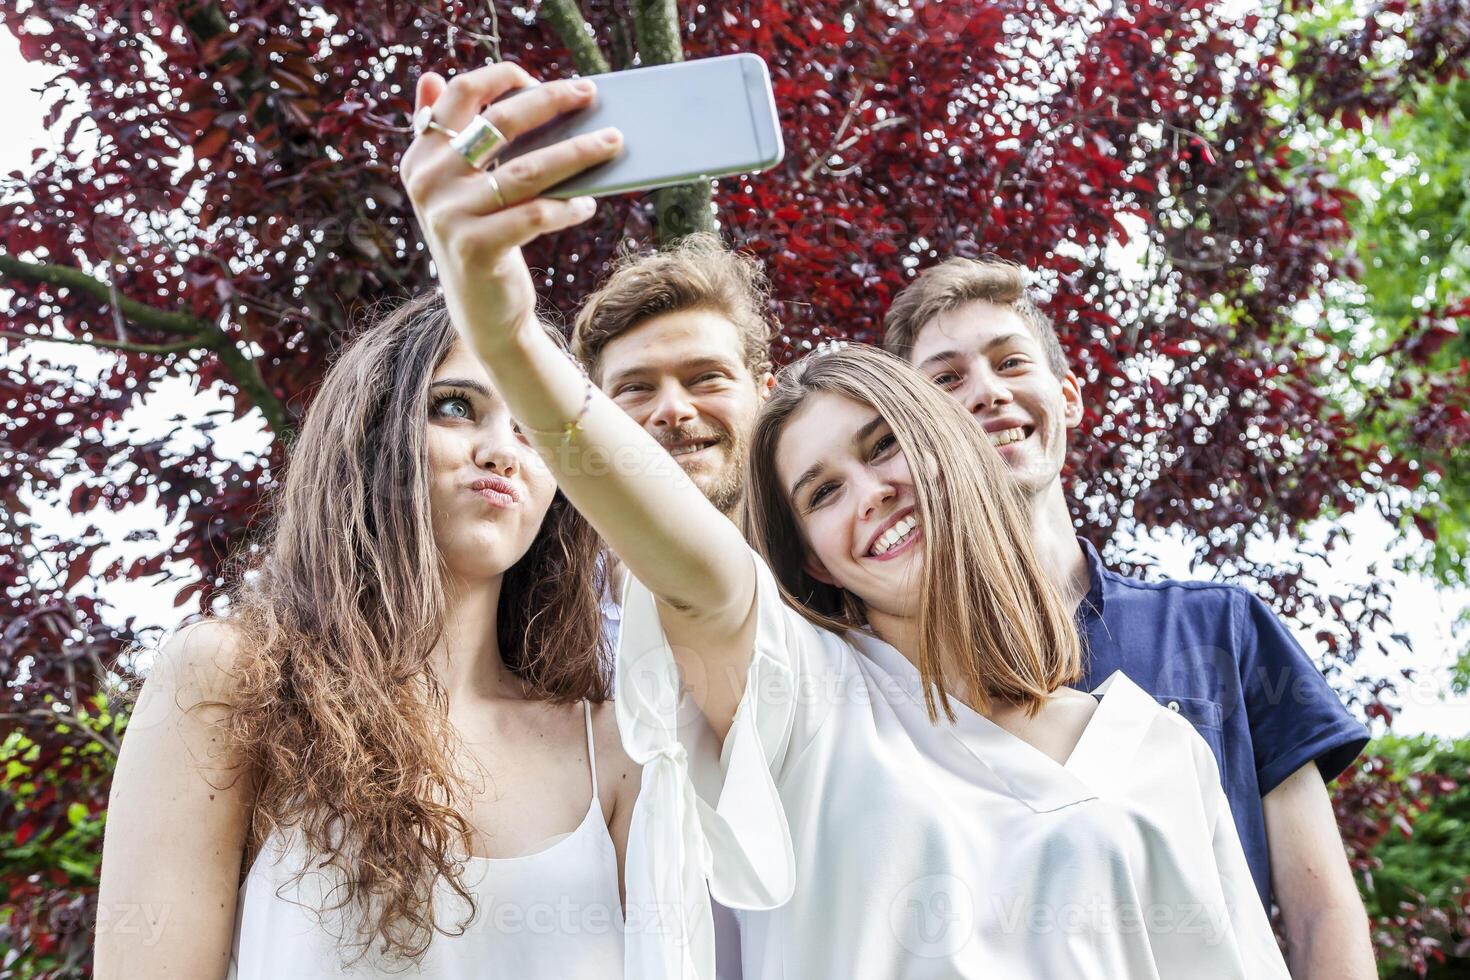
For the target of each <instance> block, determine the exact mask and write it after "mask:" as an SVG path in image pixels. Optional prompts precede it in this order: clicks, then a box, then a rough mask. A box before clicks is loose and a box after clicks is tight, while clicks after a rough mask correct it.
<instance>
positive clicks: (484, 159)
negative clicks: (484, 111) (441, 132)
mask: <svg viewBox="0 0 1470 980" xmlns="http://www.w3.org/2000/svg"><path fill="white" fill-rule="evenodd" d="M506 142H507V140H506V137H505V134H504V133H502V132H501V131H500V130H498V129H496V128H495V124H494V123H493V122H491V121H490V120H488V119H486V118H485V117H484V116H476V117H475V118H474V119H472V120H470V124H469V125H468V126H466V127H465V128H464V129H462V130H460V131H459V132H458V133H456V134H455V135H454V136H453V137H452V138H451V139H450V140H449V145H450V146H452V147H454V148H455V149H456V150H458V151H459V154H460V156H462V157H464V158H465V162H466V163H468V164H469V165H470V166H472V167H474V168H475V169H476V170H484V169H485V168H486V167H487V166H488V165H489V163H490V161H491V160H492V159H494V158H495V154H497V153H499V152H500V148H501V147H503V146H505V144H506Z"/></svg>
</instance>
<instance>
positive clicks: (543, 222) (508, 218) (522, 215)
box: [459, 197, 597, 256]
mask: <svg viewBox="0 0 1470 980" xmlns="http://www.w3.org/2000/svg"><path fill="white" fill-rule="evenodd" d="M596 211H597V202H596V201H594V200H593V199H592V198H590V197H576V198H573V199H572V200H570V201H558V200H555V199H553V198H549V197H538V198H536V199H535V200H532V201H527V202H526V203H524V204H520V205H517V206H515V207H512V208H507V209H506V210H504V211H497V212H496V213H494V214H492V215H488V216H486V217H483V218H477V219H475V220H474V221H473V222H470V223H468V224H467V225H466V226H465V227H464V229H463V230H462V231H461V233H460V241H459V247H460V248H462V249H464V251H465V254H468V255H475V254H477V253H478V254H481V255H486V256H490V255H495V254H498V253H500V252H502V251H503V250H504V249H507V248H520V247H521V246H523V245H526V244H528V243H529V242H532V241H534V240H535V239H537V238H540V237H541V236H542V235H549V234H551V233H552V232H557V231H561V230H562V229H563V228H570V227H572V226H573V225H580V224H581V223H582V222H584V221H586V220H587V219H588V218H590V217H592V215H593V214H595V213H596Z"/></svg>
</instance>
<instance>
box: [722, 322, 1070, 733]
mask: <svg viewBox="0 0 1470 980" xmlns="http://www.w3.org/2000/svg"><path fill="white" fill-rule="evenodd" d="M816 392H830V393H832V394H836V395H841V396H843V397H844V398H850V399H852V400H853V401H855V402H858V403H859V404H863V405H867V406H868V407H870V408H872V409H873V410H874V411H875V412H876V413H877V414H878V415H879V416H881V417H882V418H883V419H884V421H886V422H887V423H888V425H889V426H890V427H891V428H892V430H893V434H894V437H895V438H896V439H897V441H898V446H899V448H900V450H901V451H902V452H903V453H904V456H905V457H906V459H907V460H908V464H909V469H910V471H911V473H912V477H913V485H914V495H915V497H917V500H918V511H919V517H920V519H921V520H922V522H923V528H924V552H923V555H924V559H923V570H922V572H921V575H920V579H919V583H920V599H919V630H918V634H919V649H918V655H917V666H918V669H919V676H920V678H921V679H922V681H923V685H924V702H925V705H926V707H927V708H928V711H929V717H930V720H932V721H937V720H938V717H939V714H938V705H939V704H941V703H942V704H943V708H944V714H945V717H946V718H948V719H949V720H950V721H953V720H954V710H953V708H952V707H951V706H950V704H949V702H948V697H949V696H950V695H951V694H956V693H960V694H970V695H971V696H973V697H974V699H975V700H976V702H977V703H976V704H975V707H976V709H977V710H979V711H982V712H985V711H989V710H990V709H991V708H992V706H993V705H994V704H995V703H997V702H999V703H1001V704H1006V705H1015V706H1019V707H1021V708H1023V709H1025V710H1026V712H1027V713H1028V714H1032V715H1034V714H1035V712H1036V711H1037V710H1039V709H1040V707H1041V705H1042V703H1043V701H1044V700H1045V699H1046V697H1047V695H1049V694H1050V693H1051V692H1052V691H1055V690H1056V689H1057V688H1059V687H1061V686H1063V685H1064V684H1068V683H1070V682H1072V681H1074V680H1076V679H1077V678H1078V677H1079V676H1080V675H1081V647H1080V643H1079V640H1078V635H1077V628H1076V626H1075V624H1074V623H1073V620H1072V616H1071V613H1070V612H1069V611H1068V609H1067V608H1066V606H1065V604H1064V603H1063V601H1062V598H1061V596H1060V594H1059V593H1058V592H1057V589H1056V587H1055V586H1054V585H1053V584H1052V581H1051V579H1050V577H1049V576H1048V575H1047V574H1046V571H1045V569H1044V568H1043V566H1042V564H1041V561H1040V559H1039V558H1038V557H1037V555H1036V551H1035V549H1034V548H1033V547H1032V543H1031V526H1030V520H1029V518H1028V515H1027V512H1026V508H1025V506H1024V503H1023V501H1022V499H1021V496H1020V491H1019V490H1018V489H1017V488H1016V487H1015V485H1014V482H1013V481H1012V480H1011V477H1010V474H1009V472H1008V471H1007V469H1006V465H1005V461H1004V460H1002V459H1001V458H1000V454H999V453H998V452H996V450H995V447H994V446H992V445H991V444H990V439H989V437H988V436H987V435H986V434H985V433H984V431H983V430H982V429H981V428H980V426H979V425H978V424H976V422H975V420H974V419H973V418H972V417H971V416H970V414H969V413H968V412H966V411H965V410H964V408H962V407H961V406H960V404H959V403H958V402H956V401H955V400H954V399H953V398H951V397H949V396H948V395H947V394H945V393H944V392H942V391H940V390H939V389H938V388H936V387H935V386H934V385H933V384H932V383H930V382H929V380H928V379H927V378H925V377H924V376H923V375H922V374H920V373H919V372H918V371H916V370H915V369H914V368H912V367H911V366H909V365H908V364H906V363H904V362H903V361H901V360H899V359H898V358H896V357H894V356H892V355H891V354H886V353H884V352H883V351H881V350H878V349H877V348H875V347H867V346H863V345H848V346H845V347H842V348H840V349H838V350H836V351H832V352H830V353H820V354H814V355H811V356H809V357H806V358H804V359H803V360H800V361H796V362H794V363H792V364H789V365H787V366H786V367H785V368H783V369H782V370H781V372H780V373H779V374H778V375H777V377H776V387H775V389H774V390H773V391H772V393H771V396H770V398H768V399H767V400H766V402H765V404H764V405H763V406H761V409H760V412H759V414H758V415H757V416H756V422H755V427H754V432H753V434H752V436H751V450H750V457H749V460H748V463H747V471H746V477H747V478H746V495H745V514H744V520H745V527H746V532H747V536H748V537H749V539H750V541H751V543H752V545H753V546H754V547H755V548H756V549H757V550H758V551H759V552H760V553H761V555H762V556H763V557H764V558H765V559H766V562H767V563H768V564H769V565H770V567H771V571H772V573H773V574H774V576H775V578H776V581H777V583H778V584H779V585H780V587H781V590H782V592H783V593H784V595H785V598H786V601H787V602H789V603H790V604H791V605H792V606H794V607H795V608H796V609H797V610H798V611H800V612H801V613H802V614H803V615H804V616H805V617H806V618H807V619H808V620H810V621H811V622H813V623H815V624H816V625H818V626H821V627H825V628H827V629H830V630H833V631H835V632H837V633H843V632H845V631H847V630H849V629H854V628H861V627H864V626H867V625H868V618H867V612H866V609H865V606H864V604H863V602H862V600H861V599H860V598H859V597H858V596H856V595H854V594H853V593H851V592H849V591H847V590H846V589H843V588H841V587H839V586H834V585H829V584H827V583H825V582H822V581H819V580H818V579H816V578H814V577H812V576H811V575H810V574H809V573H808V572H807V571H806V568H805V564H806V557H807V552H808V546H807V543H806V538H805V535H804V534H803V533H802V530H801V524H800V522H799V521H798V520H797V518H796V515H795V512H794V510H793V509H792V505H791V501H790V499H789V497H788V496H787V494H786V491H785V489H784V488H783V487H782V486H781V485H780V480H779V479H778V477H777V475H776V450H777V447H778V445H779V443H780V440H781V436H782V433H784V432H785V431H786V427H787V424H788V423H789V422H790V421H791V419H792V417H793V416H795V415H796V413H797V411H798V410H800V409H801V407H802V406H803V405H804V404H805V403H806V400H807V399H808V398H809V397H811V396H812V395H813V394H815V393H816ZM936 694H937V696H938V697H937V698H936Z"/></svg>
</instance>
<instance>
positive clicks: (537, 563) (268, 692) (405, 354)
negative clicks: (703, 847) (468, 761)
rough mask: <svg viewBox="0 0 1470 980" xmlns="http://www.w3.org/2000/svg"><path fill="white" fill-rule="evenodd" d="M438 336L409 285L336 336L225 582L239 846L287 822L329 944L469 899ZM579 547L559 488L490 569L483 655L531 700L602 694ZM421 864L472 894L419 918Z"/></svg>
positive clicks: (598, 633) (436, 320) (591, 593)
mask: <svg viewBox="0 0 1470 980" xmlns="http://www.w3.org/2000/svg"><path fill="white" fill-rule="evenodd" d="M558 339H560V338H559V337H558ZM455 340H456V334H455V331H454V328H453V326H452V324H451V322H450V319H449V315H448V313H447V312H446V310H445V307H444V304H443V301H442V299H441V298H440V297H439V296H438V295H437V293H429V294H425V295H422V296H419V297H417V298H415V299H412V300H410V301H408V302H406V303H404V304H403V305H400V306H398V307H397V308H396V309H393V310H392V311H391V312H389V313H387V315H385V316H382V317H381V318H380V319H378V320H377V321H376V322H374V323H373V324H372V325H370V326H369V327H367V328H366V329H365V330H364V331H363V332H362V333H361V334H360V335H359V336H357V337H356V338H355V339H354V340H353V341H352V342H351V343H350V344H348V345H347V346H346V347H345V348H344V349H343V350H342V352H341V354H340V356H339V357H338V358H337V359H336V361H335V362H334V363H333V365H332V367H331V369H330V370H329V371H328V372H327V374H326V377H325V379H324V381H323V383H322V385H321V388H320V390H319V391H318V392H317V394H316V396H315V398H314V400H313V403H312V406H311V409H310V410H309V411H308V412H307V413H306V417H305V420H304V424H303V426H302V428H301V432H300V435H299V437H298V438H297V440H296V442H295V444H294V445H293V446H292V449H291V453H290V459H289V462H288V465H287V467H286V471H285V478H284V482H283V484H282V485H281V486H280V487H279V489H278V490H277V491H276V492H275V493H274V495H273V498H272V499H271V500H270V501H269V504H270V507H269V517H268V520H267V522H266V524H265V525H264V531H263V535H262V536H261V539H260V540H259V542H258V543H257V544H256V545H255V546H253V547H250V548H247V549H246V550H245V551H243V552H242V553H240V554H238V555H237V556H236V557H235V558H234V559H233V560H232V562H231V569H230V576H229V582H230V584H229V585H228V587H227V590H226V592H227V595H228V596H229V610H228V613H227V615H226V617H225V620H224V621H225V622H226V623H229V624H232V625H233V626H234V628H235V634H236V636H237V638H238V649H239V651H240V652H239V654H238V656H237V658H236V661H235V663H234V673H235V674H236V681H237V683H236V685H235V686H234V688H233V689H232V691H233V693H232V696H231V700H230V703H229V704H227V705H226V707H227V709H228V711H227V716H226V721H225V723H224V724H225V732H226V734H227V736H228V737H229V738H230V739H231V740H232V742H233V746H232V747H234V748H235V749H236V750H237V753H238V758H239V759H240V761H241V765H242V766H243V767H246V769H247V771H248V772H250V773H251V774H252V775H253V777H254V779H255V781H256V785H257V787H258V794H257V796H256V798H255V803H254V810H253V815H252V819H251V828H250V836H249V847H248V849H247V855H248V854H252V853H254V852H255V851H256V850H258V848H259V847H260V846H262V845H263V844H264V843H265V842H266V841H267V839H268V838H269V837H270V835H271V834H272V833H273V832H275V831H277V830H280V831H284V832H294V833H296V834H299V835H300V839H301V841H302V842H303V843H304V844H305V846H306V849H307V852H308V853H309V854H310V855H311V857H312V860H311V861H310V862H309V866H311V867H313V868H316V869H320V868H323V867H331V868H334V869H335V870H336V871H337V872H340V875H341V878H342V881H343V885H342V888H341V890H340V893H339V894H338V895H336V896H334V898H336V899H337V901H336V904H334V905H331V906H330V907H329V908H328V909H323V910H322V911H324V912H325V911H333V912H336V911H343V912H344V913H345V914H346V916H348V917H349V918H348V921H349V922H350V923H351V925H352V927H353V931H354V932H355V933H356V939H357V941H356V942H345V943H344V944H343V945H344V946H345V947H348V948H351V947H360V949H361V952H363V953H365V952H366V951H367V950H368V948H369V947H376V948H377V950H378V951H379V952H381V953H384V954H387V955H388V956H390V957H394V958H406V959H417V958H419V957H420V956H422V954H423V953H424V952H425V951H426V950H427V949H428V946H429V942H430V940H431V939H432V938H433V935H434V933H435V932H436V931H437V932H441V933H444V934H445V935H457V934H459V933H462V932H463V931H464V929H465V928H466V926H467V925H468V924H469V922H470V921H471V919H472V918H473V917H474V915H475V913H476V910H475V903H474V901H473V898H472V897H471V895H470V894H469V893H468V891H467V890H466V888H465V886H464V884H463V883H462V881H461V875H462V873H463V871H464V860H463V856H464V855H468V853H469V842H470V835H471V829H472V828H471V826H470V824H469V822H468V821H467V820H466V819H465V817H464V816H463V811H462V808H461V807H462V803H463V801H464V799H465V792H466V787H467V778H466V774H465V773H464V772H462V771H461V769H460V767H459V766H458V765H457V764H456V762H455V758H456V749H457V748H458V746H459V740H458V736H457V734H456V731H455V729H454V728H453V726H452V725H451V723H450V721H449V717H448V703H447V695H446V691H445V689H444V687H443V685H442V683H441V681H440V679H439V678H438V677H437V676H436V671H435V670H434V668H433V666H432V663H431V658H430V653H431V651H432V650H433V648H434V646H435V645H436V643H437V642H438V641H439V640H440V638H441V636H442V632H443V618H444V612H445V604H446V600H445V595H444V589H443V584H442V582H443V578H442V576H443V574H444V572H445V566H444V562H443V558H442V556H441V555H440V553H439V550H438V548H437V547H436V545H435V541H434V538H433V532H432V525H431V523H430V508H429V479H428V473H427V453H426V434H425V433H426V427H427V419H428V412H429V384H430V381H431V380H432V377H433V373H434V371H435V370H436V368H437V367H438V366H439V364H440V363H441V362H442V361H443V360H444V358H445V357H446V356H447V355H448V354H449V352H450V351H451V349H452V347H453V344H454V343H455ZM599 550H600V543H599V540H598V538H597V537H596V534H595V532H594V531H593V530H592V528H591V526H590V525H589V524H587V523H586V521H585V520H583V518H582V517H581V516H580V515H579V514H578V513H577V511H576V510H575V509H574V508H573V507H572V506H571V505H570V503H569V502H568V501H567V499H566V498H565V497H564V496H562V494H561V493H560V491H558V492H557V493H556V495H555V497H554V499H553V502H552V504H551V507H550V510H549V511H548V513H547V515H546V518H545V520H544V521H543V523H542V525H541V528H540V530H539V531H538V532H537V535H536V537H535V539H534V540H533V542H532V544H531V546H530V548H529V549H528V551H527V552H526V554H525V555H524V556H522V557H521V558H520V559H519V560H518V561H517V562H516V564H515V565H514V566H512V567H511V568H510V569H509V570H507V572H506V573H505V576H504V580H503V583H502V588H501V592H500V604H499V612H498V619H497V624H498V625H497V634H498V639H499V641H500V651H501V656H502V658H503V659H504V660H505V663H506V666H507V667H508V668H509V669H510V670H511V671H513V672H514V673H516V674H517V675H518V676H520V677H522V678H524V679H525V681H526V682H527V683H528V685H529V686H530V687H531V688H532V690H534V691H535V692H537V694H538V695H539V696H540V697H542V698H543V699H545V700H546V701H549V702H554V703H558V704H560V703H574V702H576V701H578V700H580V699H584V698H585V699H589V700H592V701H597V702H600V701H603V700H606V698H607V697H608V694H609V677H608V673H607V666H606V665H607V664H608V663H609V654H610V651H608V650H606V649H604V647H605V640H604V639H603V634H602V629H601V619H600V599H601V596H602V592H603V589H604V587H605V584H606V583H605V581H604V579H603V575H604V564H603V563H602V562H601V561H599V560H598V554H599ZM456 855H460V856H459V857H456ZM304 874H305V871H304V870H303V871H300V872H297V875H296V879H295V880H300V878H301V877H302V875H304ZM441 881H442V882H445V883H447V884H448V885H449V887H450V888H452V889H453V892H454V893H455V894H456V895H458V897H459V898H460V899H463V900H464V901H465V902H466V903H468V906H469V909H470V915H469V918H466V919H465V920H464V921H463V922H460V923H458V925H457V926H456V927H455V928H454V929H450V928H446V927H445V926H444V925H442V924H440V923H439V922H437V921H436V918H435V903H434V897H435V891H436V886H437V885H438V883H439V882H441Z"/></svg>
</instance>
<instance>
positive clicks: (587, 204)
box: [572, 197, 597, 217]
mask: <svg viewBox="0 0 1470 980" xmlns="http://www.w3.org/2000/svg"><path fill="white" fill-rule="evenodd" d="M572 209H573V210H574V211H576V212H577V213H578V214H579V215H582V216H583V217H586V216H587V215H589V214H591V213H592V212H593V211H596V210H597V202H596V201H594V200H593V199H592V198H590V197H574V198H572Z"/></svg>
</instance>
